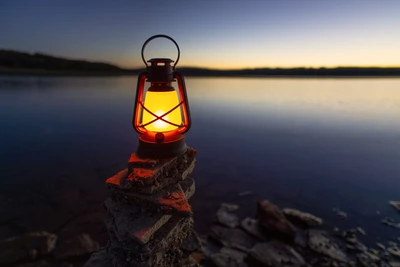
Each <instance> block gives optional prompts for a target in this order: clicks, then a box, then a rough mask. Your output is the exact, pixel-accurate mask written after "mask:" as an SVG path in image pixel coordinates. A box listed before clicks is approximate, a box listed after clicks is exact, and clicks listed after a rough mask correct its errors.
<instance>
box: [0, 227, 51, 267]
mask: <svg viewBox="0 0 400 267" xmlns="http://www.w3.org/2000/svg"><path fill="white" fill-rule="evenodd" d="M56 241H57V236H56V235H54V234H50V233H48V232H34V233H29V234H25V235H22V236H16V237H11V238H7V239H4V240H1V241H0V265H2V264H10V263H14V262H17V261H23V260H28V259H30V260H32V259H35V258H37V257H38V256H42V255H47V254H49V253H50V252H52V251H53V250H54V247H55V244H56Z"/></svg>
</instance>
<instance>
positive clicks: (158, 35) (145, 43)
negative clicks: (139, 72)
mask: <svg viewBox="0 0 400 267" xmlns="http://www.w3.org/2000/svg"><path fill="white" fill-rule="evenodd" d="M156 38H166V39H168V40H170V41H171V42H173V43H174V44H175V46H176V48H177V49H178V57H177V58H176V60H175V64H174V69H175V66H176V64H178V61H179V58H180V56H181V50H180V49H179V46H178V44H177V43H176V42H175V40H174V39H172V38H171V37H169V36H168V35H165V34H157V35H154V36H152V37H150V38H149V39H147V40H146V42H144V44H143V46H142V60H143V62H144V64H145V65H146V68H147V67H148V66H149V65H148V64H147V61H146V59H145V58H144V48H145V47H146V45H147V44H148V43H149V42H150V41H151V40H153V39H156Z"/></svg>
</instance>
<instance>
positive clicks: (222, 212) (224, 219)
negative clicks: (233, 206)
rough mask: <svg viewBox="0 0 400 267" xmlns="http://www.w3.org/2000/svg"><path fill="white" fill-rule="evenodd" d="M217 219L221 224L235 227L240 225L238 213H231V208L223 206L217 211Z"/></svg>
mask: <svg viewBox="0 0 400 267" xmlns="http://www.w3.org/2000/svg"><path fill="white" fill-rule="evenodd" d="M217 220H218V222H219V223H220V224H222V225H225V226H228V227H230V228H235V227H237V226H238V225H239V217H238V216H237V215H236V214H233V213H230V212H229V209H227V208H226V207H224V206H222V207H221V208H219V210H218V211H217Z"/></svg>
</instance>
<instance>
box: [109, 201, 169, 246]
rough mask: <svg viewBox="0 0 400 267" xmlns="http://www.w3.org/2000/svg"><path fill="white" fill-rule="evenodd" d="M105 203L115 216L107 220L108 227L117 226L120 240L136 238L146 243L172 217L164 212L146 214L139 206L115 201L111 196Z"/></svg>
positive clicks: (117, 234)
mask: <svg viewBox="0 0 400 267" xmlns="http://www.w3.org/2000/svg"><path fill="white" fill-rule="evenodd" d="M104 205H105V207H106V208H107V210H108V211H109V212H110V214H111V215H112V217H113V218H114V219H113V220H109V219H108V220H106V225H107V227H108V228H109V227H112V226H114V227H115V230H116V236H117V238H118V239H119V240H120V241H123V240H129V239H130V238H134V239H135V240H136V241H137V242H139V243H140V244H145V243H147V242H148V241H149V240H150V239H151V237H152V236H153V235H154V233H155V232H156V231H157V230H158V229H160V228H161V227H162V226H163V225H164V224H165V223H166V222H168V220H169V219H170V218H171V215H168V214H162V213H151V214H146V213H143V212H141V210H140V209H139V208H138V207H135V206H133V205H129V204H127V203H120V202H115V201H113V200H112V199H111V198H108V199H107V200H106V201H105V202H104ZM110 224H113V225H110Z"/></svg>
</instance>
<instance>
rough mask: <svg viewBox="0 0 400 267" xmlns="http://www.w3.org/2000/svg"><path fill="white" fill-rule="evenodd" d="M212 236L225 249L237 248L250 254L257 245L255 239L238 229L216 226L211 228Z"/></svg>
mask: <svg viewBox="0 0 400 267" xmlns="http://www.w3.org/2000/svg"><path fill="white" fill-rule="evenodd" d="M210 236H211V237H212V238H213V239H215V240H216V241H218V242H219V243H221V244H222V245H223V246H225V247H228V248H236V249H239V250H241V251H244V252H248V251H249V249H250V248H252V247H253V246H254V245H255V244H256V240H255V239H254V238H253V237H251V236H249V235H248V234H247V233H246V232H245V231H243V230H242V229H238V228H226V227H223V226H219V225H215V226H213V227H212V228H211V232H210Z"/></svg>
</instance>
